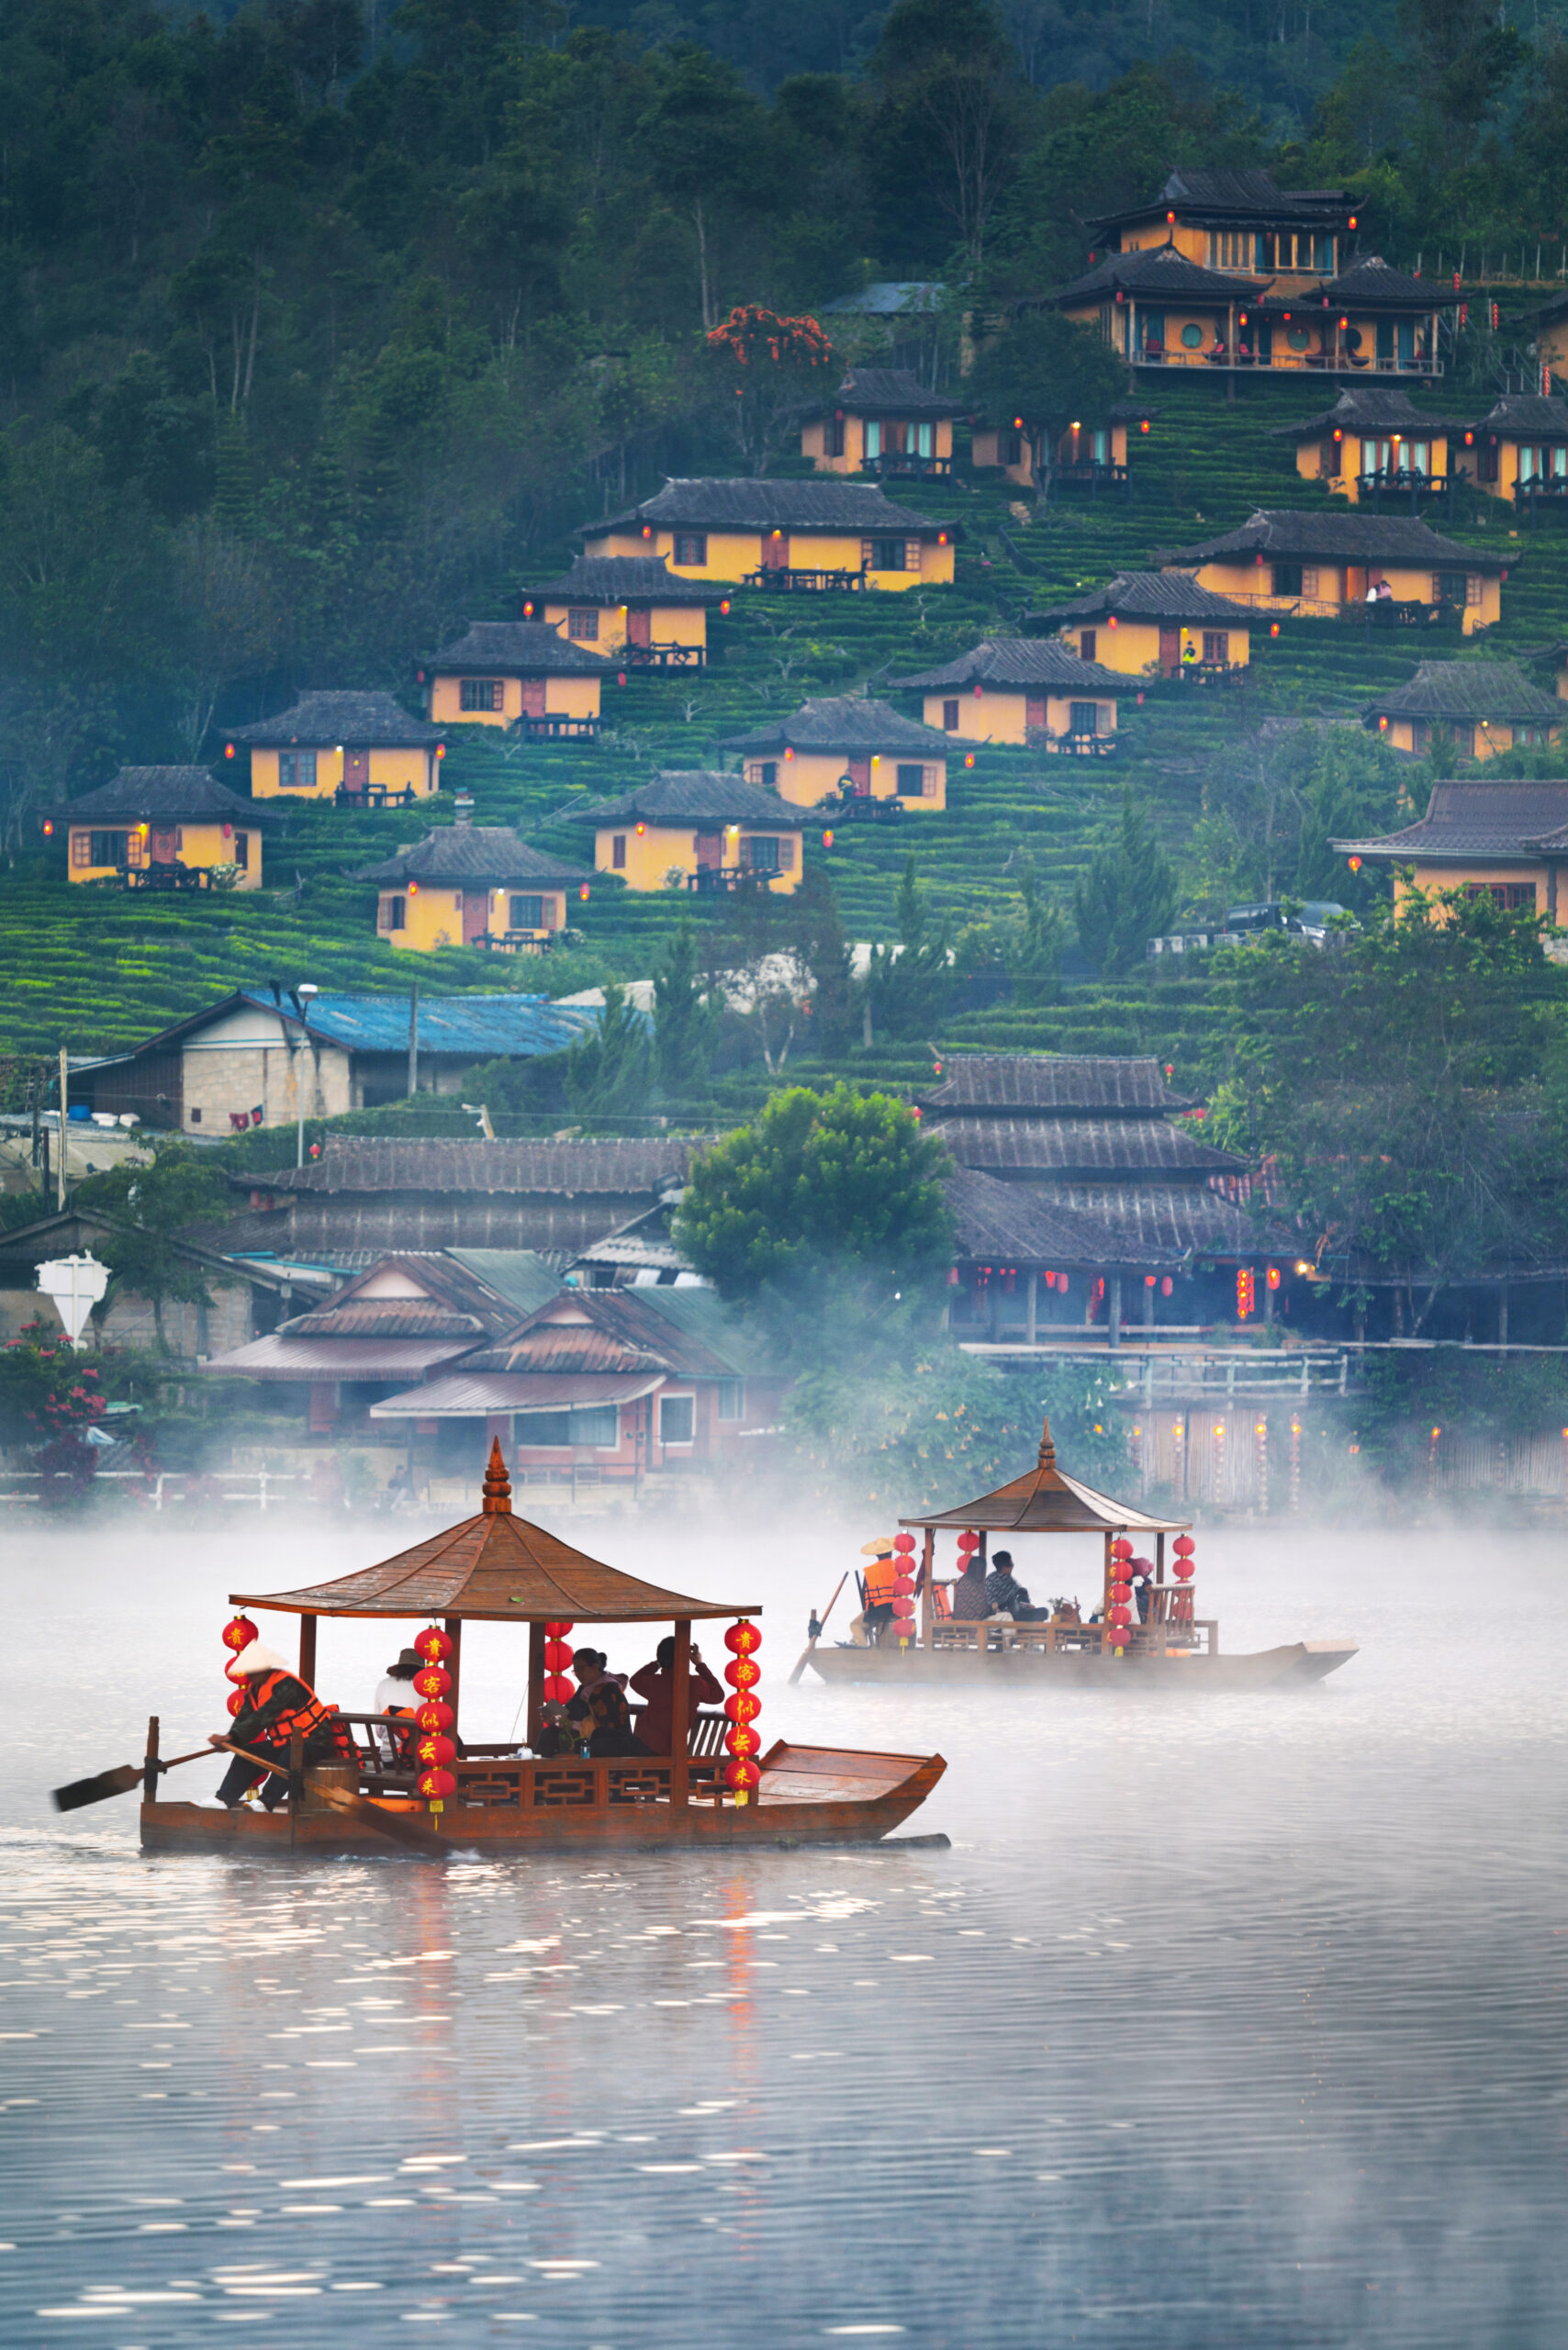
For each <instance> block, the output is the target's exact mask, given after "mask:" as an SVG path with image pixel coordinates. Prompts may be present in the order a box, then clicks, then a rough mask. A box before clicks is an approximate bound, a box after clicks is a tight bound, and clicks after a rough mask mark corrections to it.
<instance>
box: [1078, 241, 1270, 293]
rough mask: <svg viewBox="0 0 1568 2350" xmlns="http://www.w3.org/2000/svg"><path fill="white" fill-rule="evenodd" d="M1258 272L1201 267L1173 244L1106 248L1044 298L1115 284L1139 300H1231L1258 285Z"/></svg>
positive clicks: (1103, 290)
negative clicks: (1094, 261) (1246, 274)
mask: <svg viewBox="0 0 1568 2350" xmlns="http://www.w3.org/2000/svg"><path fill="white" fill-rule="evenodd" d="M1262 283H1263V280H1262V279H1261V278H1260V277H1239V276H1237V275H1236V274H1234V273H1231V272H1227V273H1226V275H1225V276H1223V277H1222V276H1221V275H1220V274H1219V272H1218V271H1217V270H1214V269H1204V268H1202V267H1200V265H1199V264H1198V263H1196V262H1195V261H1189V260H1188V259H1187V256H1186V254H1185V253H1181V252H1177V250H1176V248H1175V246H1174V245H1156V246H1154V247H1153V248H1152V249H1150V250H1148V251H1145V252H1128V253H1107V254H1106V256H1105V258H1104V260H1103V262H1100V263H1097V265H1096V266H1095V267H1094V268H1093V269H1092V270H1090V271H1089V272H1088V274H1086V275H1085V276H1082V277H1075V278H1074V279H1073V281H1072V283H1071V285H1058V287H1057V289H1056V291H1055V293H1054V294H1052V295H1051V297H1050V299H1051V300H1052V301H1053V302H1066V301H1069V300H1072V299H1075V298H1078V297H1088V296H1089V295H1091V294H1112V293H1114V292H1115V291H1116V289H1117V288H1118V287H1120V288H1121V290H1122V291H1123V292H1124V293H1127V294H1133V295H1137V297H1139V298H1140V299H1141V298H1143V297H1146V296H1147V297H1151V298H1152V299H1154V300H1156V301H1165V302H1182V301H1188V302H1234V301H1236V300H1237V299H1238V297H1241V298H1242V299H1245V298H1246V297H1247V296H1248V295H1249V294H1251V293H1254V292H1255V291H1256V290H1257V288H1258V287H1259V286H1260V285H1262Z"/></svg>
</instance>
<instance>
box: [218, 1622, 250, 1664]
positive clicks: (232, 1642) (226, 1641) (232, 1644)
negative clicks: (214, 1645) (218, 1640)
mask: <svg viewBox="0 0 1568 2350" xmlns="http://www.w3.org/2000/svg"><path fill="white" fill-rule="evenodd" d="M257 1637H258V1635H257V1631H256V1628H255V1626H254V1625H253V1624H252V1621H251V1619H250V1617H248V1616H233V1617H230V1620H229V1622H228V1623H227V1624H225V1626H224V1627H223V1645H224V1647H225V1648H226V1649H232V1650H233V1651H234V1653H235V1655H236V1656H238V1655H239V1653H240V1651H241V1649H248V1648H249V1647H250V1645H251V1642H252V1640H253V1639H256V1638H257Z"/></svg>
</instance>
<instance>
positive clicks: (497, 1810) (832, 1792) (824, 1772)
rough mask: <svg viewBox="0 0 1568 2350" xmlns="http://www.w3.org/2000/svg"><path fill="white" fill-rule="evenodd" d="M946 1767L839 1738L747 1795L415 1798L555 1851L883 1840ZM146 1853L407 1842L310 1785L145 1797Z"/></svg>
mask: <svg viewBox="0 0 1568 2350" xmlns="http://www.w3.org/2000/svg"><path fill="white" fill-rule="evenodd" d="M946 1767H947V1765H946V1762H945V1761H944V1759H943V1757H942V1756H941V1755H940V1754H929V1755H915V1754H879V1753H855V1752H846V1751H842V1750H840V1749H838V1748H834V1747H813V1746H788V1745H780V1746H776V1747H774V1748H773V1749H772V1750H771V1751H770V1752H769V1753H768V1755H767V1757H766V1759H765V1761H764V1762H763V1765H762V1780H761V1784H760V1785H759V1787H758V1789H757V1793H756V1797H755V1798H754V1800H753V1801H752V1802H750V1803H749V1804H744V1805H737V1804H734V1803H733V1802H725V1803H722V1804H721V1803H715V1802H711V1801H708V1802H697V1803H689V1804H685V1805H671V1804H669V1803H667V1802H626V1803H612V1804H607V1805H597V1806H589V1805H584V1806H582V1807H580V1808H578V1807H553V1806H546V1805H540V1806H538V1807H532V1808H523V1807H521V1805H518V1806H511V1805H505V1804H455V1803H449V1804H448V1806H447V1807H446V1809H445V1810H444V1811H443V1812H442V1813H441V1814H439V1815H432V1814H430V1813H428V1812H427V1811H426V1809H425V1807H424V1806H423V1805H420V1806H419V1807H418V1814H417V1816H418V1817H419V1818H420V1821H421V1823H422V1824H423V1825H425V1826H428V1827H432V1828H433V1827H435V1826H437V1824H438V1820H439V1826H440V1830H441V1832H442V1835H443V1836H445V1837H448V1838H449V1839H450V1841H451V1845H452V1849H453V1852H454V1853H456V1852H484V1853H486V1854H487V1855H490V1854H498V1853H502V1852H524V1853H527V1852H571V1851H585V1850H595V1849H597V1850H603V1849H604V1848H606V1847H607V1846H608V1847H621V1848H622V1849H631V1850H633V1851H648V1850H650V1849H652V1850H662V1849H665V1848H666V1847H675V1846H679V1847H687V1846H691V1845H698V1846H704V1847H707V1846H713V1845H722V1846H724V1847H725V1848H729V1847H733V1846H735V1845H741V1844H746V1845H756V1846H761V1847H762V1848H764V1849H766V1848H767V1847H768V1846H770V1845H771V1846H775V1847H779V1846H795V1845H800V1844H868V1843H877V1842H879V1841H880V1840H881V1839H882V1838H883V1837H884V1836H886V1835H888V1834H890V1831H891V1830H893V1829H895V1828H897V1827H899V1826H901V1825H902V1822H903V1821H904V1820H906V1819H907V1818H909V1816H910V1814H911V1813H912V1812H913V1811H915V1810H916V1809H918V1807H919V1806H920V1805H921V1804H923V1803H924V1800H925V1798H926V1796H928V1795H929V1794H930V1793H931V1790H932V1788H933V1787H934V1786H935V1785H936V1783H937V1781H938V1780H939V1779H940V1778H941V1776H942V1774H943V1773H944V1772H945V1771H946ZM141 1849H142V1851H143V1852H228V1853H232V1854H236V1855H238V1854H243V1855H244V1857H245V1858H246V1859H247V1860H250V1859H262V1858H276V1859H280V1860H288V1859H291V1858H296V1857H298V1856H300V1855H306V1854H310V1855H316V1856H318V1857H319V1858H321V1859H336V1858H339V1857H341V1856H342V1855H344V1854H348V1853H365V1854H370V1853H380V1854H386V1853H389V1852H397V1851H398V1850H399V1849H400V1848H399V1847H398V1845H396V1844H394V1843H392V1842H390V1841H388V1840H387V1839H386V1837H385V1836H383V1835H381V1834H379V1833H378V1832H377V1831H376V1830H375V1829H373V1828H367V1827H364V1825H362V1824H360V1823H359V1822H356V1821H355V1820H353V1819H352V1818H345V1817H344V1816H343V1814H342V1812H339V1811H334V1810H332V1809H330V1808H329V1807H327V1806H325V1805H322V1804H319V1803H316V1802H313V1801H312V1799H311V1797H310V1796H309V1794H308V1792H307V1796H306V1799H305V1801H304V1802H303V1803H302V1804H301V1805H299V1806H298V1807H282V1808H280V1809H279V1810H277V1811H275V1812H265V1811H257V1810H252V1809H251V1808H250V1807H249V1806H247V1805H240V1806H237V1807H236V1808H235V1809H234V1810H232V1811H224V1810H220V1809H214V1808H210V1807H207V1806H206V1805H202V1804H195V1803H144V1804H143V1805H142V1807H141Z"/></svg>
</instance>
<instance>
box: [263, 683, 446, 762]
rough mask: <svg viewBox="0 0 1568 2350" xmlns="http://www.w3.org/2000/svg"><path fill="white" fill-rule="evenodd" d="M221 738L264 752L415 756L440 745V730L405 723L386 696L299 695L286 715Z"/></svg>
mask: <svg viewBox="0 0 1568 2350" xmlns="http://www.w3.org/2000/svg"><path fill="white" fill-rule="evenodd" d="M227 732H228V735H229V740H230V742H231V743H252V744H257V745H258V746H263V747H267V748H270V747H271V746H272V745H273V744H278V745H279V746H280V747H282V746H286V745H287V744H294V743H308V744H316V745H317V746H318V747H320V746H322V745H327V746H329V747H334V748H335V747H337V746H339V745H347V744H353V745H354V746H355V747H356V748H358V747H361V746H364V747H367V748H368V747H374V748H375V749H377V750H394V751H395V750H415V749H422V748H423V747H424V746H425V745H426V744H430V743H441V742H444V740H445V739H446V738H445V734H444V733H443V731H442V728H441V727H439V726H431V725H430V724H428V723H427V722H426V721H425V720H424V719H422V718H410V717H409V713H408V711H406V710H405V709H404V708H403V707H402V705H401V703H400V702H396V701H394V700H393V699H392V697H391V695H390V694H374V693H342V694H340V693H323V694H301V695H300V697H299V699H298V700H297V702H296V703H295V704H294V706H293V708H292V709H291V710H280V711H279V712H278V714H277V716H276V717H275V718H263V719H262V720H261V721H260V722H258V723H257V724H256V725H254V726H233V727H230V728H229V729H228V730H227Z"/></svg>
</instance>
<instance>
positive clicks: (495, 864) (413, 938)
mask: <svg viewBox="0 0 1568 2350" xmlns="http://www.w3.org/2000/svg"><path fill="white" fill-rule="evenodd" d="M354 878H355V879H356V880H359V881H370V882H373V883H374V884H375V891H376V914H375V927H376V930H377V932H378V933H379V934H380V935H381V937H383V938H384V939H385V940H386V944H387V945H388V946H405V947H409V948H410V949H411V950H412V951H413V952H414V953H416V954H424V955H429V954H431V953H433V952H434V951H435V950H436V949H437V948H439V947H442V946H481V947H491V948H496V949H498V950H499V951H500V952H502V953H504V954H509V955H537V954H540V953H542V952H543V949H544V948H545V947H546V946H549V945H550V943H551V941H552V940H553V939H555V938H558V937H559V936H560V934H561V933H562V932H563V931H564V930H565V929H566V923H567V919H568V917H567V908H568V906H570V905H572V904H574V903H576V902H577V901H582V900H586V898H587V897H588V885H589V883H590V881H591V879H592V876H591V875H590V874H588V873H586V872H585V871H584V870H583V868H582V867H581V866H577V865H568V864H567V863H566V860H565V859H564V858H562V857H558V856H549V855H547V854H546V853H545V852H543V850H540V849H536V848H531V847H530V846H529V845H528V843H527V842H526V841H524V840H521V839H520V838H519V837H518V835H517V834H516V833H514V832H513V831H512V829H511V827H510V825H508V824H475V823H472V822H467V821H466V820H465V818H464V816H463V815H462V814H461V812H460V814H459V819H458V822H456V823H454V824H446V825H442V827H441V828H440V829H439V830H438V831H435V832H432V833H427V834H425V837H424V839H423V840H422V841H416V842H414V843H413V844H412V845H410V846H409V847H407V848H400V849H399V850H398V853H397V855H396V856H387V857H383V858H382V859H380V861H379V862H378V863H376V864H375V865H367V866H364V867H362V868H361V870H360V871H359V872H358V873H357V874H356V875H355V876H354Z"/></svg>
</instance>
